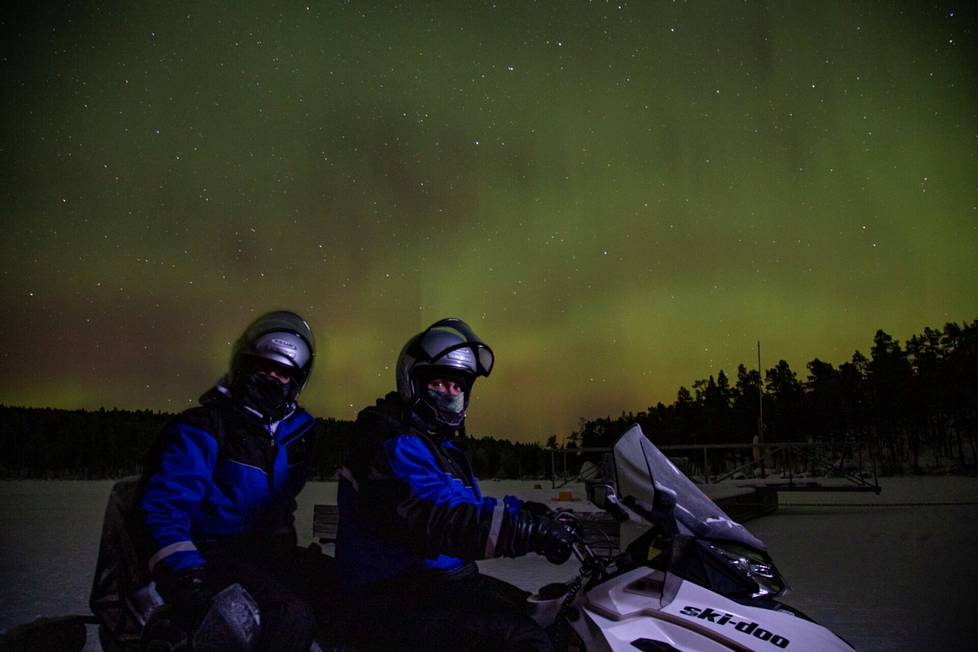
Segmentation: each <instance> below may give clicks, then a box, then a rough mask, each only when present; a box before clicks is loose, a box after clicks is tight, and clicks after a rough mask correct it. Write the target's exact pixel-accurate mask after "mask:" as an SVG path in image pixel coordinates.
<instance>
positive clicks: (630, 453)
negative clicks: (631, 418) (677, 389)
mask: <svg viewBox="0 0 978 652" xmlns="http://www.w3.org/2000/svg"><path fill="white" fill-rule="evenodd" d="M614 460H615V480H616V484H617V487H616V490H617V494H618V496H619V497H620V498H621V499H623V500H626V501H627V499H628V497H632V498H633V499H634V500H636V501H639V502H641V503H645V504H646V505H649V506H652V505H655V504H656V492H665V493H666V494H672V495H673V496H675V503H676V506H675V510H674V514H675V519H676V523H677V525H678V527H679V528H680V531H681V532H684V533H687V534H691V535H693V536H695V537H697V538H701V539H713V540H720V541H730V542H733V543H738V544H741V545H744V546H747V547H749V548H753V549H755V550H761V551H766V550H767V546H766V545H765V544H764V542H763V541H761V540H760V539H758V538H757V537H755V536H754V535H753V534H751V533H750V532H748V531H747V528H745V527H744V526H743V525H741V524H740V523H737V522H736V521H734V520H733V519H732V518H730V517H729V516H727V515H726V514H725V513H724V512H723V510H722V509H720V508H719V507H717V505H716V503H714V502H713V501H712V500H710V499H709V498H708V497H707V496H706V494H704V493H703V492H702V491H700V489H699V487H697V486H696V485H695V484H694V483H693V481H692V480H690V479H689V478H687V477H686V476H685V475H684V474H683V472H682V471H680V470H679V469H678V468H676V465H674V464H673V463H672V462H670V461H669V458H667V457H666V456H665V455H664V454H663V453H662V451H660V450H659V449H658V448H656V446H655V444H653V443H652V442H651V441H650V440H649V438H648V437H646V436H645V433H644V432H642V429H641V428H640V427H639V426H638V425H637V424H636V425H634V426H632V427H631V428H629V429H628V431H627V432H625V434H623V435H622V436H621V438H619V439H618V442H617V443H616V444H615V447H614ZM659 502H660V504H661V502H662V497H661V496H660V498H659Z"/></svg>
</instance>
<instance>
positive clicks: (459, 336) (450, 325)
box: [396, 317, 493, 428]
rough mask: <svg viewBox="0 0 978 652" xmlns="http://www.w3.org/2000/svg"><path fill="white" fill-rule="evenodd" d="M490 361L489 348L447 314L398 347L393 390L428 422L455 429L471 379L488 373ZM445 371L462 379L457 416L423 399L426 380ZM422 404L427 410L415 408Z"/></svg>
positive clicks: (464, 324) (470, 386)
mask: <svg viewBox="0 0 978 652" xmlns="http://www.w3.org/2000/svg"><path fill="white" fill-rule="evenodd" d="M492 364H493V354H492V349H490V348H489V347H488V346H486V344H485V343H484V342H483V341H482V340H480V339H479V337H478V336H477V335H476V334H475V333H474V332H473V331H472V329H471V328H469V326H468V324H466V323H465V322H464V321H462V320H461V319H458V318H456V317H447V318H445V319H441V320H439V321H436V322H435V323H434V324H432V325H431V326H429V327H428V328H426V329H425V330H424V331H422V332H421V333H419V334H417V335H415V336H414V337H412V338H411V339H410V340H408V342H407V344H405V345H404V348H403V349H401V354H400V355H399V356H398V357H397V369H396V374H397V392H398V394H400V395H401V398H402V399H403V401H404V403H405V405H407V406H408V407H410V408H411V409H412V410H414V411H415V412H417V413H418V414H419V416H422V417H423V418H424V419H425V421H428V422H429V425H431V426H438V425H442V426H448V427H450V428H459V427H461V425H462V423H463V422H464V420H465V412H464V409H465V408H467V407H468V405H469V395H470V393H471V392H470V390H471V389H472V385H473V383H475V379H476V378H477V377H479V376H488V375H489V372H491V371H492ZM445 373H447V374H450V375H454V376H460V377H461V378H462V379H463V380H464V382H465V399H464V405H463V411H462V413H461V414H459V415H458V416H457V417H453V416H452V415H447V414H445V413H444V412H441V411H439V410H437V409H435V408H434V407H433V406H429V405H427V404H426V403H425V400H424V399H425V393H424V390H425V387H426V385H427V382H428V381H429V380H430V379H432V378H434V377H436V376H438V375H439V374H445ZM425 407H426V408H428V409H419V408H425Z"/></svg>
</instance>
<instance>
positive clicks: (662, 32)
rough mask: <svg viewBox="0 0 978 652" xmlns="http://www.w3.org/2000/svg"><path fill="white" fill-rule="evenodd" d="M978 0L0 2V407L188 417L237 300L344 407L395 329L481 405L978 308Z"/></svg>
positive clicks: (229, 333) (570, 404)
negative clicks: (301, 342)
mask: <svg viewBox="0 0 978 652" xmlns="http://www.w3.org/2000/svg"><path fill="white" fill-rule="evenodd" d="M975 13H976V12H975V8H974V6H973V5H972V3H946V2H937V3H889V2H884V3H875V2H825V3H820V2H792V3H777V2H732V1H731V2H702V3H694V2H689V3H686V2H669V3H665V2H627V3H626V2H621V3H614V2H612V3H605V2H591V3H585V2H536V3H529V2H512V3H468V2H464V3H463V2H443V3H413V2H412V3H403V4H399V5H395V4H393V3H369V2H330V3H323V4H312V3H310V4H308V5H306V4H297V3H227V4H224V3H221V4H213V3H206V4H205V3H192V4H187V5H184V4H181V3H174V4H172V5H171V4H168V3H159V4H156V3H139V4H126V3H108V4H98V5H96V6H91V5H90V4H89V3H70V4H68V5H67V6H62V5H61V4H59V3H47V4H43V5H42V6H40V7H37V6H33V5H27V4H22V5H21V6H20V7H19V8H17V9H15V10H9V9H8V11H7V12H6V16H5V18H4V19H3V32H4V39H3V42H4V43H5V45H3V46H2V47H3V59H2V64H3V68H4V98H3V106H4V129H3V137H2V138H3V140H2V147H3V151H2V155H3V156H2V160H3V175H2V183H3V191H4V193H3V194H4V198H5V201H4V210H5V213H6V215H5V217H4V220H3V230H2V233H3V236H2V239H0V254H2V261H3V262H2V275H0V300H2V305H3V307H4V308H3V317H2V319H0V403H3V404H7V405H32V406H51V407H65V408H79V407H84V408H97V407H99V406H105V407H121V408H127V409H139V408H149V409H154V410H167V411H177V410H180V409H182V408H184V407H187V406H189V405H190V404H191V403H192V402H193V401H195V400H196V397H197V396H198V395H199V394H200V393H201V392H202V391H203V390H204V389H206V388H207V387H208V386H209V384H210V383H211V382H213V381H214V380H215V379H216V378H217V377H218V376H219V375H220V374H221V373H222V372H223V370H224V368H225V366H226V364H227V358H228V355H229V352H230V345H231V341H232V340H233V339H234V338H235V337H236V336H237V335H238V333H239V332H240V331H241V330H242V329H243V328H244V326H245V325H246V324H247V322H248V321H250V320H251V319H252V318H253V317H254V316H256V315H257V314H259V313H261V312H264V311H265V310H269V309H276V308H289V309H293V310H295V311H297V312H299V313H301V314H303V315H304V316H305V317H306V318H307V319H308V321H309V322H310V324H311V325H312V327H313V329H314V331H315V332H316V335H317V337H318V339H319V344H320V356H319V358H318V361H317V366H316V369H315V370H314V373H313V377H312V380H311V381H310V385H309V388H308V390H307V393H306V394H305V395H304V403H305V404H306V405H307V406H308V407H309V408H310V410H311V411H313V412H314V413H315V414H317V415H318V416H324V417H336V418H343V419H349V418H352V417H353V416H354V415H355V414H356V411H357V410H358V409H360V408H361V407H363V406H364V405H366V404H367V403H369V402H372V401H373V399H374V398H375V397H376V396H378V395H380V394H382V393H383V392H385V391H387V390H388V389H390V388H392V386H393V362H394V358H395V356H396V355H397V353H398V351H399V350H400V347H401V345H402V344H403V342H404V340H406V339H407V337H408V336H410V335H411V334H413V333H415V332H417V331H418V330H420V329H422V328H424V327H425V326H427V325H428V324H429V323H431V322H433V321H435V320H436V319H438V318H440V317H443V316H446V315H455V316H459V317H462V318H463V319H465V320H467V321H468V322H469V323H470V325H472V327H473V328H474V329H475V331H476V332H477V333H478V334H479V335H480V336H481V337H482V338H483V339H484V340H485V341H486V342H488V343H489V344H490V345H491V346H492V347H493V349H494V350H495V352H496V356H497V367H496V369H495V371H494V373H493V375H492V377H491V378H489V379H486V380H483V381H480V382H479V384H478V385H477V386H476V390H477V391H476V393H475V395H474V399H473V403H472V406H471V408H470V419H469V423H470V430H472V431H473V432H474V433H475V434H478V435H494V436H498V437H506V438H510V439H514V440H525V441H543V440H544V439H545V438H546V437H547V436H548V435H550V434H558V435H563V434H566V433H568V432H570V431H571V430H572V429H574V427H575V426H576V424H577V421H578V419H579V418H580V417H588V418H591V417H597V416H605V415H613V416H614V415H617V414H620V413H621V412H622V411H637V410H642V409H645V408H646V407H647V406H649V405H652V404H654V403H655V402H657V401H662V402H665V403H668V402H671V401H672V400H673V399H674V398H675V392H676V389H677V388H678V387H679V386H680V385H686V386H689V385H690V384H691V383H692V382H693V380H695V379H697V378H704V377H706V376H708V375H710V374H716V373H717V372H718V371H719V370H721V369H724V370H726V372H727V373H728V375H729V374H732V373H733V372H735V370H736V366H737V364H738V363H740V362H743V363H745V364H748V365H749V366H753V364H754V362H755V360H756V350H755V346H756V342H757V341H758V340H759V341H760V342H761V345H762V354H763V360H762V362H763V364H764V366H765V367H770V366H773V365H774V364H775V363H776V361H777V360H778V359H782V358H783V359H785V360H788V361H789V362H790V363H791V365H792V368H793V369H794V370H795V371H796V372H798V374H799V376H800V377H804V375H805V369H804V364H805V363H806V362H807V361H809V360H811V359H812V358H815V357H819V358H821V359H822V360H825V361H828V362H832V363H834V364H837V363H840V362H843V361H845V360H848V359H849V357H850V356H851V354H852V352H853V351H854V350H855V349H860V350H862V351H863V352H866V351H867V350H868V348H869V346H870V343H871V338H872V335H873V333H874V331H875V330H876V329H877V328H883V329H884V330H886V331H887V332H889V333H891V334H892V335H894V336H895V337H897V338H898V339H900V340H903V339H905V338H907V337H909V336H910V335H913V334H915V333H917V332H919V331H920V330H921V329H923V327H925V326H936V327H940V326H941V325H943V324H944V323H945V322H947V321H963V320H973V319H975V318H976V317H978V281H976V279H978V255H976V252H978V164H976V155H978V68H976V66H975V62H976V60H978V58H976V56H975V55H976V51H978V48H976V43H975V31H974V27H973V26H974V24H975V23H976V20H975V18H976V16H975Z"/></svg>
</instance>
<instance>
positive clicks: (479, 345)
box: [419, 317, 495, 376]
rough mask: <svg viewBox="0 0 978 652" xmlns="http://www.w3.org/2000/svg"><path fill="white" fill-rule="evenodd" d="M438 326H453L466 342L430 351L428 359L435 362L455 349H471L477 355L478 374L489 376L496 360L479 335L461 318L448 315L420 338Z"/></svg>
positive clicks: (430, 327) (422, 337)
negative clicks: (433, 351) (435, 351)
mask: <svg viewBox="0 0 978 652" xmlns="http://www.w3.org/2000/svg"><path fill="white" fill-rule="evenodd" d="M436 328H451V329H452V330H454V331H456V332H458V333H459V334H460V335H461V336H462V337H463V338H464V339H465V341H464V342H460V343H458V344H456V345H454V346H450V347H448V348H446V349H444V350H442V351H438V352H437V353H433V354H432V353H428V356H429V357H428V361H429V362H433V361H436V360H440V359H442V358H444V357H446V356H449V354H450V353H452V352H453V351H457V350H459V349H469V350H470V351H472V355H473V356H474V357H475V363H476V374H477V375H479V376H488V375H489V373H490V372H491V371H492V365H493V362H494V361H495V357H494V356H493V353H492V349H490V348H489V346H488V345H487V344H486V343H485V342H483V341H482V340H481V339H479V336H478V335H476V334H475V332H474V331H473V330H472V329H471V328H470V327H469V325H468V324H466V323H465V322H464V321H462V320H461V319H458V318H457V317H448V318H447V319H442V320H440V321H436V322H435V323H434V324H432V325H431V326H429V327H428V328H426V329H425V331H424V333H422V334H421V337H420V338H419V339H421V340H423V339H424V336H425V334H426V333H428V331H431V330H433V329H436Z"/></svg>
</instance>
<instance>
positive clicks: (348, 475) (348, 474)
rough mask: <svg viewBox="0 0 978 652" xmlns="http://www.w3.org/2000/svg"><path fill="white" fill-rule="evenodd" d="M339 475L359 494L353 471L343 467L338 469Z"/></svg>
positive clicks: (358, 484)
mask: <svg viewBox="0 0 978 652" xmlns="http://www.w3.org/2000/svg"><path fill="white" fill-rule="evenodd" d="M339 475H340V477H341V478H343V479H344V480H346V481H347V482H349V483H350V484H351V485H352V486H353V490H354V491H356V492H357V493H360V483H358V482H357V479H356V478H354V477H353V471H351V470H350V469H349V468H348V467H345V466H344V467H342V468H341V469H340V473H339Z"/></svg>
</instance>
